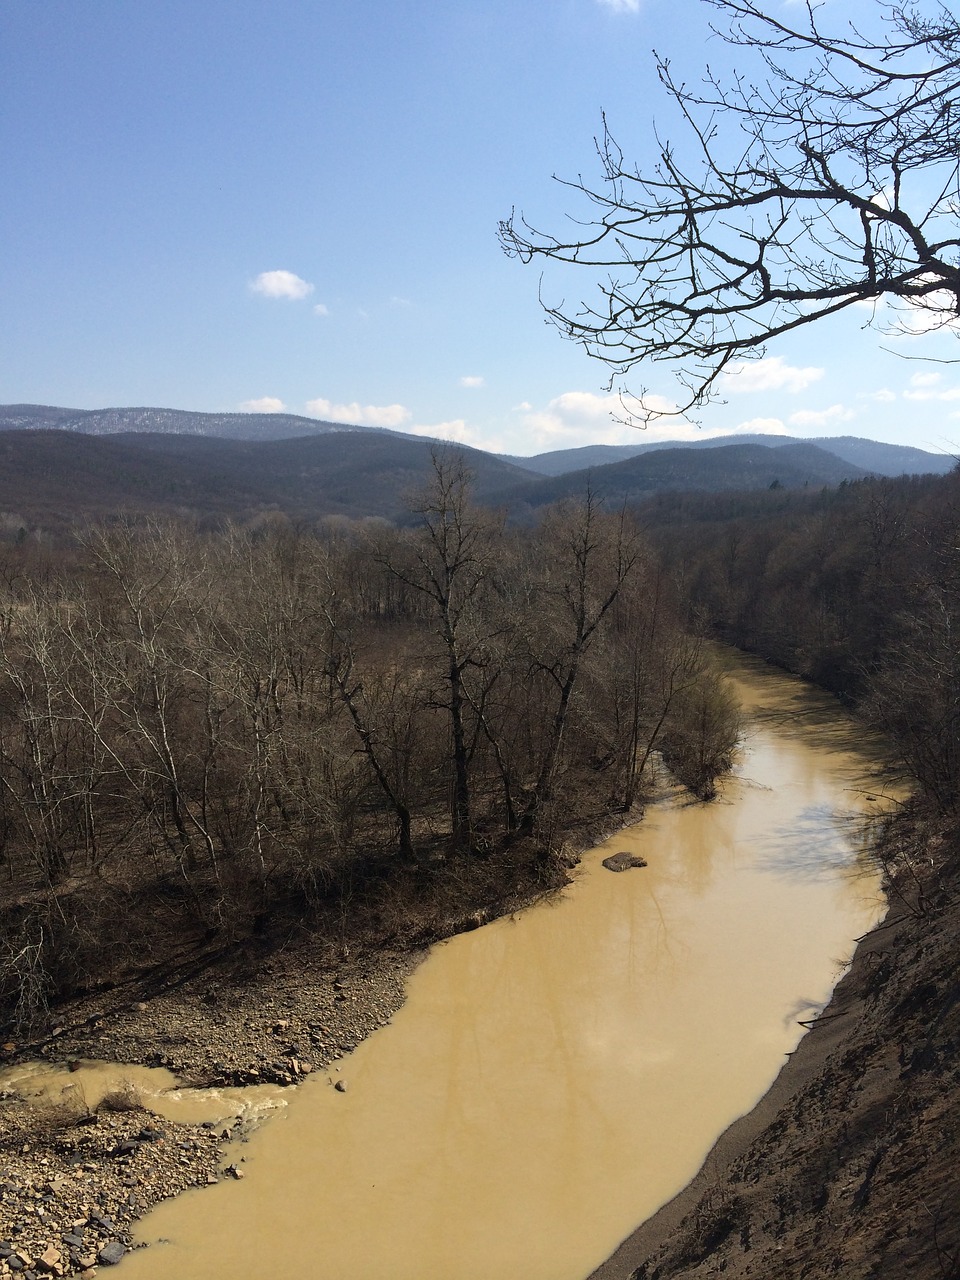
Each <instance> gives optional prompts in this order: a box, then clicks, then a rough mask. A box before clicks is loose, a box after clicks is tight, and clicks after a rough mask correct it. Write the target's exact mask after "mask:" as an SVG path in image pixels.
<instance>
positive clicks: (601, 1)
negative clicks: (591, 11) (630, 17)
mask: <svg viewBox="0 0 960 1280" xmlns="http://www.w3.org/2000/svg"><path fill="white" fill-rule="evenodd" d="M597 4H598V5H600V7H601V8H602V9H610V10H611V11H612V12H613V13H639V12H640V0H597Z"/></svg>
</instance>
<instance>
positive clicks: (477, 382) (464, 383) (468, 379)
mask: <svg viewBox="0 0 960 1280" xmlns="http://www.w3.org/2000/svg"><path fill="white" fill-rule="evenodd" d="M483 384H484V379H483V378H481V377H480V375H479V374H476V373H468V374H466V375H465V376H464V377H462V378H461V379H460V385H461V387H482V386H483Z"/></svg>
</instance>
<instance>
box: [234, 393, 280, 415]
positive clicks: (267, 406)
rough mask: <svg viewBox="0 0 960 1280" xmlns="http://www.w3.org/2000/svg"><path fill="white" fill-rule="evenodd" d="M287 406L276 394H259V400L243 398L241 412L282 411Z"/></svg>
mask: <svg viewBox="0 0 960 1280" xmlns="http://www.w3.org/2000/svg"><path fill="white" fill-rule="evenodd" d="M286 407H287V406H286V405H285V404H284V403H283V401H282V400H278V399H277V397H276V396H261V397H260V399H259V400H244V402H243V404H241V406H240V411H241V413H283V411H284V409H285V408H286Z"/></svg>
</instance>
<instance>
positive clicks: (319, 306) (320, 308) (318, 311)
mask: <svg viewBox="0 0 960 1280" xmlns="http://www.w3.org/2000/svg"><path fill="white" fill-rule="evenodd" d="M313 314H314V315H315V316H328V315H329V314H330V308H329V307H328V306H327V304H326V303H325V302H316V303H314V306H313Z"/></svg>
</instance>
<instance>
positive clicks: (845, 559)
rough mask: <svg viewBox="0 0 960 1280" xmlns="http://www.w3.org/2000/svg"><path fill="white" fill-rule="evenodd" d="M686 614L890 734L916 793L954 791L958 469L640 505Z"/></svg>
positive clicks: (959, 611) (958, 675)
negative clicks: (806, 490)
mask: <svg viewBox="0 0 960 1280" xmlns="http://www.w3.org/2000/svg"><path fill="white" fill-rule="evenodd" d="M648 518H649V526H648V527H649V529H650V533H651V537H652V540H653V541H654V543H655V545H656V546H657V548H658V550H659V554H660V556H661V559H662V562H663V564H664V567H665V569H666V571H667V572H668V573H669V574H670V575H671V576H672V577H673V578H674V579H675V580H676V581H677V582H680V583H682V584H683V588H682V589H683V592H684V595H685V598H686V599H687V601H688V604H689V608H690V610H691V616H697V617H701V618H704V619H707V620H709V624H710V625H711V626H712V627H713V628H714V629H715V632H716V633H717V634H718V635H720V636H722V637H723V638H724V639H726V640H728V641H729V642H730V643H731V644H735V645H738V646H740V647H741V648H744V649H748V650H750V651H751V652H754V653H759V654H762V655H763V656H764V657H766V658H769V659H770V660H771V661H773V662H776V663H778V664H779V665H781V666H784V667H786V668H787V669H788V670H791V671H796V672H798V673H799V674H801V675H804V676H807V677H809V678H810V679H811V680H814V681H816V682H817V683H818V684H821V685H823V686H824V687H825V688H827V689H830V690H831V691H832V692H834V693H837V694H839V695H840V696H841V697H843V698H845V699H846V700H847V701H848V702H850V703H851V704H852V705H854V706H855V707H857V709H858V710H859V711H860V713H861V714H862V715H864V716H865V717H867V719H869V720H870V722H871V723H873V724H874V725H876V726H877V727H878V728H880V729H882V730H883V732H884V733H886V734H888V735H889V736H890V738H891V739H892V741H893V742H894V743H895V745H896V747H897V750H898V751H899V752H900V754H901V755H902V757H903V759H904V762H905V764H906V766H907V768H908V769H909V771H910V773H911V775H912V777H913V778H914V779H915V781H916V782H917V784H918V785H919V786H920V788H921V790H922V792H923V794H924V795H927V796H928V797H930V798H931V799H933V800H934V801H935V802H936V804H937V805H938V806H941V807H948V808H949V807H953V806H955V805H956V803H957V800H958V795H960V646H958V643H957V636H958V634H960V632H958V627H960V551H958V547H960V472H957V471H954V472H952V473H951V474H950V475H947V476H943V477H912V478H909V477H904V478H901V479H899V480H892V479H867V480H862V481H858V482H857V483H854V484H842V485H840V486H839V488H837V489H835V490H826V491H824V492H822V493H817V494H812V495H808V494H797V493H793V494H781V493H772V494H770V493H768V494H764V495H757V496H754V497H750V496H748V495H742V496H739V497H733V496H727V495H722V496H716V497H709V498H691V499H684V500H674V499H671V498H670V497H669V496H663V497H661V498H660V499H659V500H658V501H657V503H656V505H655V506H654V507H652V508H649V509H648Z"/></svg>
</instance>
